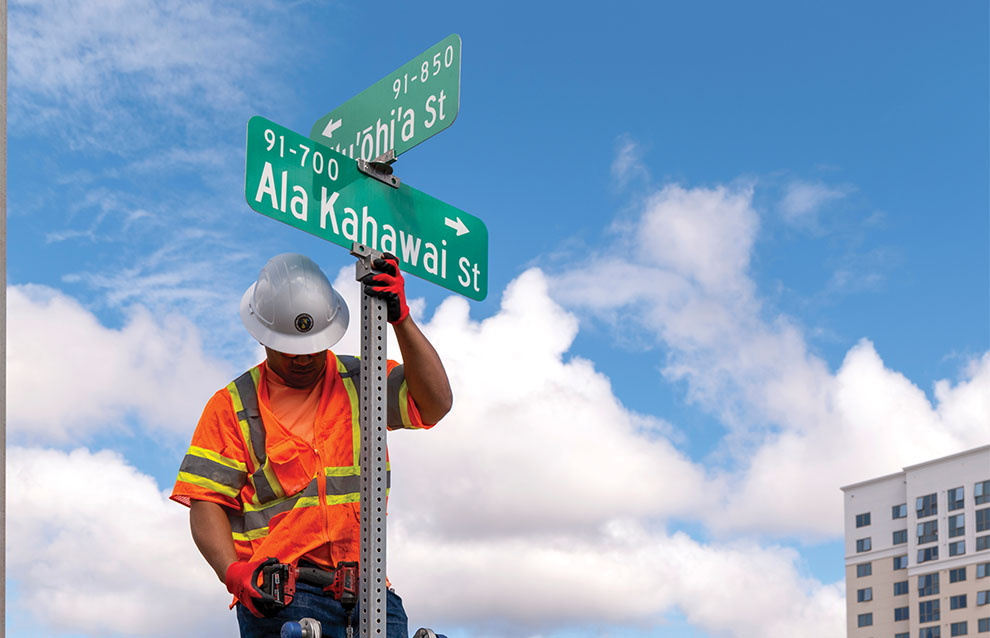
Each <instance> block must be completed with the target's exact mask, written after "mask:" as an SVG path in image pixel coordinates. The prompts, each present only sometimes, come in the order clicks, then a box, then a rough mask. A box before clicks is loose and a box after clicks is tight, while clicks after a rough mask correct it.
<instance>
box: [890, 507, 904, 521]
mask: <svg viewBox="0 0 990 638" xmlns="http://www.w3.org/2000/svg"><path fill="white" fill-rule="evenodd" d="M890 517H891V518H895V519H897V518H907V503H901V504H900V505H895V506H893V507H892V508H890Z"/></svg>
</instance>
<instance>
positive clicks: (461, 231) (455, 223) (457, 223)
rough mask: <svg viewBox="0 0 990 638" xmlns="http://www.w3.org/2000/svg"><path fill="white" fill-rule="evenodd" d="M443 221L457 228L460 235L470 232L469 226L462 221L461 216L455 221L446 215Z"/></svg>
mask: <svg viewBox="0 0 990 638" xmlns="http://www.w3.org/2000/svg"><path fill="white" fill-rule="evenodd" d="M443 223H445V224H447V225H448V226H450V227H451V228H453V229H454V230H456V231H457V236H458V237H460V236H461V235H465V234H467V232H468V227H467V226H465V225H464V222H462V221H461V218H460V217H458V218H457V221H454V220H453V219H451V218H450V217H444V218H443Z"/></svg>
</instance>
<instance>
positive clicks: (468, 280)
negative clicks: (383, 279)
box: [244, 116, 488, 301]
mask: <svg viewBox="0 0 990 638" xmlns="http://www.w3.org/2000/svg"><path fill="white" fill-rule="evenodd" d="M244 197H245V199H247V203H248V205H249V206H250V207H251V208H252V209H254V210H255V211H257V212H259V213H261V214H262V215H267V216H268V217H271V218H272V219H277V220H278V221H280V222H284V223H286V224H288V225H290V226H293V227H295V228H298V229H300V230H303V231H306V232H307V233H310V234H312V235H316V236H317V237H320V238H322V239H326V240H327V241H330V242H333V243H335V244H338V245H340V246H343V247H345V248H348V249H349V248H351V246H352V244H353V242H359V243H361V244H364V245H365V246H370V247H371V248H374V249H375V250H380V251H383V252H390V253H392V254H394V255H395V256H396V257H398V258H399V263H400V264H401V268H402V270H403V271H405V272H407V273H409V274H412V275H416V276H418V277H422V278H423V279H426V280H427V281H431V282H434V283H436V284H439V285H441V286H443V287H444V288H447V289H448V290H453V291H454V292H458V293H460V294H462V295H464V296H466V297H469V298H471V299H475V300H478V301H481V300H482V299H484V298H485V297H486V296H487V295H488V229H487V228H486V227H485V224H484V222H482V221H481V220H480V219H478V218H477V217H475V216H473V215H469V214H468V213H466V212H464V211H462V210H460V209H458V208H455V207H453V206H451V205H449V204H445V203H444V202H441V201H440V200H438V199H436V198H434V197H431V196H429V195H427V194H426V193H423V192H422V191H418V190H416V189H415V188H411V187H410V186H408V185H406V184H401V185H400V186H399V188H393V187H391V186H388V185H386V184H383V183H382V182H380V181H378V180H376V179H374V178H372V177H369V176H367V175H365V174H363V173H361V172H360V171H359V170H358V168H357V162H356V161H355V160H353V159H351V158H350V157H347V156H346V155H343V154H341V153H338V152H336V151H335V150H333V149H331V148H329V147H327V146H324V145H322V144H318V143H316V142H314V141H313V140H311V139H308V138H306V137H304V136H302V135H300V134H299V133H294V132H293V131H290V130H289V129H287V128H285V127H283V126H279V125H278V124H275V123H274V122H271V121H269V120H266V119H265V118H263V117H259V116H255V117H252V118H251V119H250V120H249V121H248V127H247V153H246V160H245V169H244Z"/></svg>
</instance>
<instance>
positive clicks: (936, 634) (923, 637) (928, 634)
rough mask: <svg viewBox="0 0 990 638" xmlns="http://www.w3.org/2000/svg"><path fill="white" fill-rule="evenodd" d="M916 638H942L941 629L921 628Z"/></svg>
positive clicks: (936, 627)
mask: <svg viewBox="0 0 990 638" xmlns="http://www.w3.org/2000/svg"><path fill="white" fill-rule="evenodd" d="M918 638H942V628H941V627H938V626H935V627H922V628H921V631H919V632H918Z"/></svg>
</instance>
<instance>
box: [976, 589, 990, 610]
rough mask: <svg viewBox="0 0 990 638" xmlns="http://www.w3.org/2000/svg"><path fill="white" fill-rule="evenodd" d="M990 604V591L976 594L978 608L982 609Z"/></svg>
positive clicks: (985, 590) (986, 590)
mask: <svg viewBox="0 0 990 638" xmlns="http://www.w3.org/2000/svg"><path fill="white" fill-rule="evenodd" d="M988 604H990V589H984V590H983V591H978V592H976V606H977V607H981V606H983V605H988Z"/></svg>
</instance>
